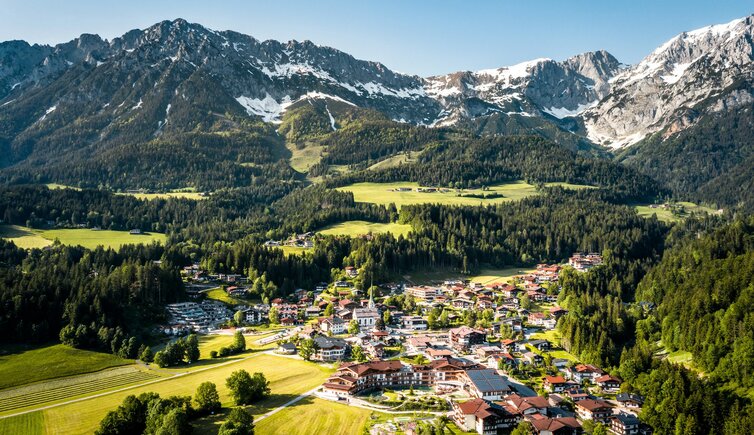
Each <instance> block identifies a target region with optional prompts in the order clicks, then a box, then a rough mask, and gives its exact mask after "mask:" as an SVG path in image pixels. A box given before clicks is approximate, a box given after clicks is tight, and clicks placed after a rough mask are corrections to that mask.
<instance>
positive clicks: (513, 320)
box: [502, 317, 523, 332]
mask: <svg viewBox="0 0 754 435" xmlns="http://www.w3.org/2000/svg"><path fill="white" fill-rule="evenodd" d="M502 322H503V324H504V325H508V326H509V327H510V328H511V330H513V331H515V332H518V331H521V330H523V322H522V321H521V319H520V318H518V317H509V318H507V319H503V320H502Z"/></svg>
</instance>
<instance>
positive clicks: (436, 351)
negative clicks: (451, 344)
mask: <svg viewBox="0 0 754 435" xmlns="http://www.w3.org/2000/svg"><path fill="white" fill-rule="evenodd" d="M424 354H425V355H427V358H429V359H430V360H436V359H441V358H445V357H449V356H453V355H454V354H455V352H453V351H452V350H450V349H446V348H442V347H439V348H438V347H428V348H427V349H426V350H424Z"/></svg>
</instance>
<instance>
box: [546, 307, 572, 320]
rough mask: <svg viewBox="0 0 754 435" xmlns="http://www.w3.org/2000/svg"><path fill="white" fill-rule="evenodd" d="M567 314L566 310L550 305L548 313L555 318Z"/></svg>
mask: <svg viewBox="0 0 754 435" xmlns="http://www.w3.org/2000/svg"><path fill="white" fill-rule="evenodd" d="M566 314H568V310H566V309H564V308H560V307H552V308H550V315H551V316H552V317H554V318H556V319H560V318H561V317H563V316H565V315H566Z"/></svg>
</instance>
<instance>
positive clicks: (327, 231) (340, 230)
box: [317, 221, 411, 237]
mask: <svg viewBox="0 0 754 435" xmlns="http://www.w3.org/2000/svg"><path fill="white" fill-rule="evenodd" d="M409 231H411V225H406V224H398V223H389V224H382V223H374V222H366V221H347V222H341V223H337V224H334V225H330V226H327V227H325V228H323V229H321V230H318V231H317V232H318V233H319V234H322V235H326V236H338V235H343V236H351V237H355V236H360V235H363V234H369V233H373V234H378V233H392V234H393V235H394V236H396V237H398V236H399V235H404V236H405V235H406V234H408V233H409Z"/></svg>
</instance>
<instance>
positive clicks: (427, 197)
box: [338, 181, 538, 208]
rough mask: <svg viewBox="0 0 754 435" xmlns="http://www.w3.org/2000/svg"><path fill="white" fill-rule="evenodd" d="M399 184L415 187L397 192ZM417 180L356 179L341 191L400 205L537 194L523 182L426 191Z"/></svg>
mask: <svg viewBox="0 0 754 435" xmlns="http://www.w3.org/2000/svg"><path fill="white" fill-rule="evenodd" d="M398 187H410V188H412V189H414V190H412V191H409V192H395V191H393V189H395V188H398ZM417 187H419V184H417V183H408V182H406V183H356V184H352V185H350V186H344V187H339V188H338V190H340V191H347V192H353V196H354V199H355V200H356V202H369V203H373V204H381V205H388V204H390V203H394V204H395V205H396V207H398V208H400V207H402V206H404V205H411V204H432V203H440V204H445V205H488V204H497V203H501V202H505V201H514V200H518V199H521V198H525V197H527V196H531V195H537V194H538V192H537V189H536V187H535V186H533V185H531V184H528V183H525V182H523V181H521V182H515V183H507V184H499V185H495V186H490V187H489V189H488V190H485V191H482V190H481V189H476V190H474V189H465V190H462V191H458V192H457V191H456V190H450V191H448V192H433V193H424V192H417V191H416V190H415V189H416V188H417ZM459 193H461V194H487V195H489V194H491V193H499V194H501V195H503V198H491V199H480V198H469V197H463V196H459Z"/></svg>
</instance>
